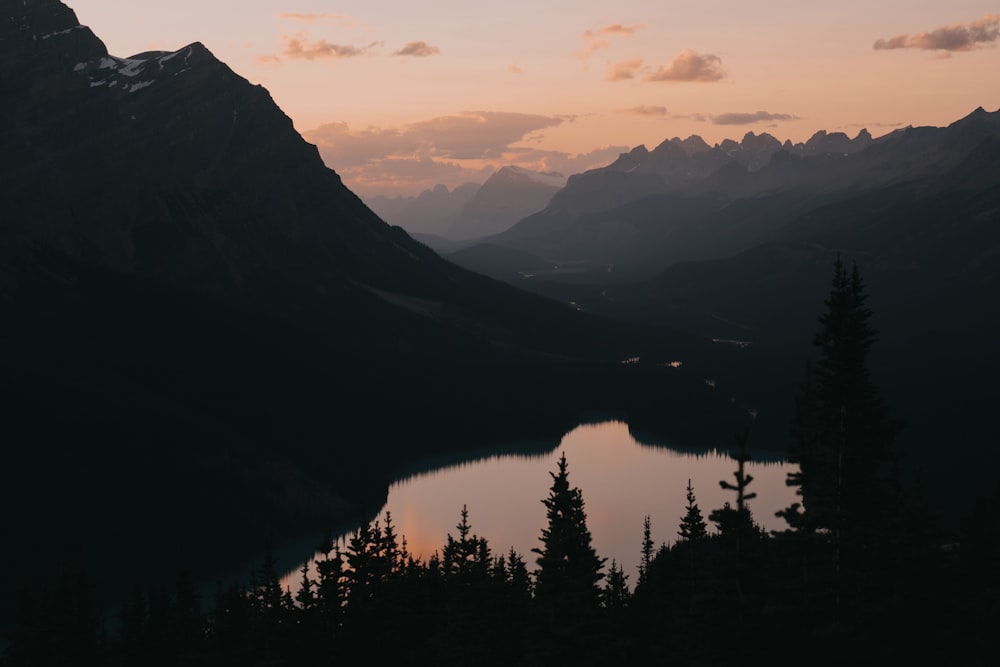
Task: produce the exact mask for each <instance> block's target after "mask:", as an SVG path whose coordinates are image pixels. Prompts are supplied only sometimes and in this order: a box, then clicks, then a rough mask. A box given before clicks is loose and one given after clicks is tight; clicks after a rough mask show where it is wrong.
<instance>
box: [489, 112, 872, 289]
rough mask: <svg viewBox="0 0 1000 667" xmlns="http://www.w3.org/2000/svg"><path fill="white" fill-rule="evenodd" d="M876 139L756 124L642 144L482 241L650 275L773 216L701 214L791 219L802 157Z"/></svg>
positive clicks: (857, 147)
mask: <svg viewBox="0 0 1000 667" xmlns="http://www.w3.org/2000/svg"><path fill="white" fill-rule="evenodd" d="M872 142H873V140H872V138H871V135H870V134H869V133H868V132H867V131H866V130H862V131H861V132H859V133H858V135H857V136H856V137H855V138H854V139H849V138H848V137H847V136H846V135H844V134H842V133H833V134H827V133H826V132H817V133H816V134H815V135H814V136H813V137H812V138H810V139H809V141H807V142H805V143H800V144H794V145H793V144H791V143H790V142H787V141H786V142H785V143H784V144H782V143H781V142H779V141H778V140H777V139H775V138H774V137H772V136H771V135H769V134H760V135H755V134H754V133H752V132H748V133H747V134H746V135H745V136H744V137H743V139H742V141H740V142H736V141H733V140H726V141H723V142H722V143H720V144H717V145H715V146H709V145H708V144H707V143H705V141H704V140H702V139H701V138H700V137H697V136H692V137H689V138H688V139H685V140H681V139H679V138H676V137H675V138H673V139H669V140H666V141H663V142H662V143H661V144H660V145H658V146H657V147H656V148H654V149H653V150H652V151H650V150H648V149H647V148H646V147H645V146H638V147H636V148H634V149H633V150H631V151H630V152H628V153H624V154H622V155H621V156H619V158H618V159H617V160H616V161H615V162H613V163H612V164H610V165H608V166H606V167H603V168H600V169H593V170H590V171H587V172H584V173H582V174H575V175H573V176H571V177H570V178H569V180H568V182H567V185H566V187H565V188H564V189H563V190H561V191H560V192H559V193H557V194H556V195H555V196H554V197H553V198H552V201H551V203H550V204H549V205H548V206H547V207H545V208H544V209H543V210H541V211H539V212H537V213H535V214H533V215H530V216H528V217H527V218H525V219H523V220H521V221H519V222H518V223H517V224H515V225H513V226H512V227H511V228H510V229H508V230H507V231H505V232H502V233H500V234H498V235H496V236H494V237H490V238H488V239H483V241H484V242H488V243H491V244H494V245H498V246H505V247H509V248H511V249H514V250H518V251H521V252H527V253H530V254H532V255H536V256H538V257H541V258H544V259H545V260H547V261H549V262H551V263H552V264H556V265H559V266H570V265H572V266H579V267H583V268H582V269H581V274H584V275H587V274H590V273H594V272H597V273H601V274H609V273H612V274H614V275H613V279H614V280H617V281H619V282H623V281H625V282H627V281H628V280H635V279H639V278H643V277H649V276H650V275H652V274H653V273H655V272H656V271H657V270H660V269H662V268H663V267H665V266H666V265H668V264H669V263H671V262H672V261H677V260H680V259H695V258H710V257H718V256H724V255H725V254H726V253H729V252H733V251H735V250H738V249H743V248H746V247H749V244H750V243H751V242H752V241H753V239H754V238H756V237H757V235H758V233H759V232H760V231H762V230H764V229H766V225H742V226H743V227H744V230H742V231H741V232H739V233H736V234H734V233H732V232H731V230H730V229H726V230H725V231H720V229H719V228H718V226H715V225H712V224H708V225H702V224H701V221H703V220H706V219H709V218H714V217H715V216H717V215H721V216H723V217H726V216H729V217H731V218H737V219H740V220H743V219H747V218H751V217H752V218H757V219H768V220H774V221H775V223H774V224H777V222H778V221H779V220H786V219H787V216H788V215H789V214H794V213H795V212H796V211H798V210H800V209H799V208H798V206H799V205H800V204H802V205H809V202H804V201H802V196H800V194H799V193H793V194H792V197H789V196H787V195H788V191H789V190H790V189H791V186H793V185H795V186H796V187H798V185H796V184H795V183H794V179H795V178H796V177H797V176H798V172H797V169H798V167H797V165H798V164H799V162H800V161H801V160H806V161H808V162H810V163H813V164H817V165H827V164H829V163H837V162H840V161H842V159H843V158H845V157H846V156H849V155H854V154H857V153H859V152H860V151H863V150H864V149H865V148H867V147H868V146H870V145H871V144H872ZM823 168H825V167H823ZM790 178H791V179H793V180H791V181H790V180H789V179H790ZM816 183H819V184H823V183H824V182H823V180H822V178H820V179H818V180H817V181H816ZM800 190H801V188H800ZM802 193H803V194H804V196H805V197H806V198H812V197H814V196H815V194H816V193H815V191H814V189H810V190H809V191H804V190H802ZM762 195H766V197H764V198H762ZM771 195H773V197H771ZM793 200H794V201H793ZM734 204H735V205H734ZM776 215H777V216H778V217H775V216H776ZM746 234H749V235H750V238H747V237H746ZM469 266H472V267H473V268H477V269H478V267H476V266H475V265H469ZM498 275H499V274H498ZM514 276H515V272H514V271H509V272H508V277H511V278H513V277H514ZM608 277H609V276H605V277H604V278H602V279H600V280H603V279H606V278H608Z"/></svg>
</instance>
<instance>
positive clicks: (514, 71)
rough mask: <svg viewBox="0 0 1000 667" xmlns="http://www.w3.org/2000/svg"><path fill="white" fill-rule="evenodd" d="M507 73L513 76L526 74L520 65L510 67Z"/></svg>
mask: <svg viewBox="0 0 1000 667" xmlns="http://www.w3.org/2000/svg"><path fill="white" fill-rule="evenodd" d="M507 71H508V72H510V73H511V74H524V70H523V69H521V67H520V66H519V65H508V66H507Z"/></svg>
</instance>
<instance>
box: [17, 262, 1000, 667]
mask: <svg viewBox="0 0 1000 667" xmlns="http://www.w3.org/2000/svg"><path fill="white" fill-rule="evenodd" d="M833 274H834V275H833V279H832V284H831V289H830V292H829V295H828V297H827V299H826V301H825V310H824V313H823V315H822V316H821V317H820V321H819V330H818V332H817V334H816V336H815V340H814V345H815V349H816V353H817V357H818V358H817V359H816V360H815V361H814V362H811V363H809V364H808V365H807V369H806V371H805V374H804V377H803V380H802V383H801V386H800V388H799V390H798V393H797V395H796V397H795V418H794V421H793V423H792V424H791V430H792V434H793V440H794V446H793V449H792V451H791V452H790V454H789V458H790V460H791V461H792V462H793V463H796V464H798V469H797V470H796V471H795V472H794V473H790V474H789V476H788V480H787V483H788V484H789V486H792V487H795V489H796V496H797V498H798V501H797V502H796V503H794V504H792V505H791V506H790V507H788V508H786V509H784V510H783V511H781V512H779V515H780V516H782V517H783V518H784V519H785V520H786V522H787V524H788V528H787V529H784V530H781V531H772V532H766V531H764V530H762V529H761V528H760V527H759V525H758V524H757V522H756V521H755V519H754V515H753V512H752V508H751V506H752V503H751V502H750V501H752V500H753V498H754V497H755V496H756V494H755V492H754V491H753V488H752V482H753V477H752V476H751V475H749V474H748V473H747V472H746V467H745V464H746V463H747V462H748V461H749V459H750V456H749V454H748V453H747V445H748V441H749V439H750V438H752V437H753V434H752V433H751V432H750V431H745V432H742V433H739V434H736V436H735V440H734V446H733V449H732V454H731V456H732V459H733V462H734V466H735V470H734V472H733V477H732V479H730V480H720V482H719V483H720V485H721V486H722V487H723V488H724V489H727V490H730V491H731V492H732V494H733V499H732V502H726V503H725V504H724V506H723V507H721V508H715V509H712V510H710V511H707V512H706V511H703V510H702V509H701V508H700V507H699V505H698V503H697V497H696V489H694V488H692V486H691V485H690V483H689V484H688V487H687V488H686V489H683V490H682V489H679V490H678V493H682V492H683V493H685V494H686V499H687V505H686V511H685V513H684V515H683V516H681V517H678V523H677V525H676V527H673V526H671V527H668V528H667V532H668V533H669V534H668V535H667V537H665V538H663V539H662V540H661V541H660V543H659V545H657V542H656V541H655V540H654V537H653V527H652V526H651V525H650V521H649V518H648V517H646V518H645V520H644V521H642V531H641V535H638V534H637V539H636V548H637V550H639V553H640V554H641V560H640V566H639V572H638V579H637V581H635V582H630V581H629V576H628V575H627V574H625V573H624V572H623V570H622V568H621V567H620V566H619V565H618V563H616V562H615V561H612V562H611V563H610V564H609V563H607V562H606V559H604V558H602V557H601V556H600V555H599V554H597V553H596V551H595V549H594V548H593V546H592V544H591V534H590V531H589V530H588V528H587V517H586V510H585V503H584V496H583V490H581V489H580V488H578V487H576V486H573V484H572V482H571V479H570V464H569V462H568V461H567V459H566V457H565V455H563V456H562V458H561V459H560V460H559V463H558V468H557V470H556V471H554V472H551V473H550V475H551V477H552V484H551V487H550V491H549V495H548V496H547V497H546V498H544V499H542V500H541V503H542V505H543V507H544V511H545V517H546V527H545V528H544V529H543V530H542V532H541V535H540V536H539V546H538V547H537V548H535V549H532V554H531V555H525V554H521V553H517V552H516V551H514V550H513V549H510V550H509V551H508V552H503V551H502V550H498V549H497V548H496V546H495V545H491V544H490V543H489V541H488V539H487V538H486V537H481V536H479V535H477V534H476V533H475V532H474V531H473V527H472V520H471V519H470V516H469V513H468V511H467V510H466V508H465V507H463V508H461V511H460V513H459V516H460V520H459V522H458V524H457V525H456V535H455V536H452V535H451V534H449V535H448V537H447V542H446V543H445V544H444V545H442V546H441V548H440V550H439V551H436V552H435V553H434V554H433V555H431V556H430V557H429V558H427V559H426V560H422V559H420V558H417V557H414V556H413V555H412V554H411V553H409V551H408V548H407V544H406V538H405V536H403V535H398V534H397V532H396V529H395V526H394V525H393V523H392V517H391V515H388V514H387V515H386V516H385V517H384V519H383V520H381V521H380V520H374V521H369V522H365V523H363V524H362V525H361V526H360V527H358V528H357V530H356V531H355V532H354V533H353V535H351V536H350V537H349V539H348V540H346V541H345V543H344V544H343V546H341V545H335V543H334V541H333V540H332V539H328V540H326V543H325V544H323V545H321V546H320V549H319V550H320V552H321V553H322V554H325V555H323V556H321V557H319V558H318V559H317V560H316V561H315V564H314V569H312V570H311V569H310V568H309V567H308V565H307V566H304V567H303V569H302V572H301V582H300V586H299V588H298V590H297V591H296V592H295V593H294V594H293V593H292V592H291V590H290V589H287V588H286V589H283V588H282V585H281V583H280V575H281V572H279V571H278V569H277V563H276V560H275V558H274V557H273V556H272V555H271V553H272V552H271V550H270V547H268V549H267V554H268V555H267V556H265V558H264V559H263V562H262V563H260V564H259V566H258V567H257V568H256V569H255V571H254V572H253V573H252V575H251V576H250V577H249V580H248V581H246V582H243V583H241V584H234V585H230V586H225V587H223V586H221V585H220V586H219V587H218V589H217V591H216V593H215V595H214V596H211V597H210V599H203V598H204V597H205V596H203V595H202V594H201V593H200V592H199V590H200V589H199V587H198V586H197V585H196V582H195V581H194V579H193V577H192V576H191V575H190V574H188V573H185V572H180V573H178V574H177V576H176V580H175V584H174V585H173V586H172V587H163V586H144V585H141V584H138V585H136V586H135V588H134V592H133V593H132V594H131V595H130V596H128V597H127V599H125V600H123V601H122V603H121V605H120V611H119V615H118V618H115V619H108V618H104V617H103V616H102V614H101V612H100V611H99V610H98V607H97V604H96V602H95V600H96V596H95V591H94V589H93V582H91V581H90V580H89V579H88V576H87V573H86V571H85V568H83V567H81V566H79V565H74V563H73V562H72V561H69V562H66V563H65V565H64V567H63V568H62V569H61V571H59V572H58V573H52V574H50V573H46V572H33V573H30V575H31V576H28V577H25V578H24V580H23V581H24V585H23V586H22V591H21V595H20V600H19V606H18V614H17V621H16V628H15V631H14V633H13V636H12V641H11V643H10V645H9V646H8V647H7V649H6V651H5V653H4V655H3V657H2V659H0V664H2V665H3V666H4V667H16V666H20V665H35V666H43V665H157V666H159V665H163V666H167V665H300V664H311V665H317V664H338V663H342V662H348V661H353V660H355V659H356V658H351V657H350V656H361V657H363V659H364V660H365V661H366V662H369V663H373V664H391V663H412V664H438V665H494V664H495V665H597V664H609V663H610V664H677V665H734V664H753V663H755V662H764V661H766V662H767V663H769V664H791V663H796V664H802V663H803V662H805V663H808V664H876V663H878V664H884V663H885V662H886V661H892V662H894V663H895V662H897V661H901V660H906V659H917V658H920V659H921V661H926V660H933V661H940V662H942V663H944V664H952V665H956V664H957V665H979V664H991V663H990V660H991V659H993V658H994V657H995V651H996V649H997V636H996V633H995V629H996V628H995V621H996V619H997V618H998V617H1000V615H998V612H1000V608H998V602H997V599H998V598H997V587H998V584H1000V577H998V573H997V569H996V567H995V564H996V554H997V553H998V548H1000V544H998V538H997V536H998V534H1000V530H998V529H1000V525H998V523H1000V522H998V519H997V513H996V511H995V508H996V506H997V503H998V502H1000V485H998V486H997V489H996V490H995V491H994V493H993V494H992V495H991V496H990V497H989V498H980V499H978V500H977V501H976V502H975V504H974V506H972V507H969V508H968V510H967V512H966V513H965V515H964V517H963V520H962V522H961V527H960V530H959V532H958V533H957V534H956V533H953V532H951V531H946V530H945V529H944V528H942V526H941V525H940V523H939V521H938V518H937V517H936V515H935V513H934V511H933V509H932V508H930V507H928V506H927V504H926V503H925V502H924V501H923V499H922V496H921V493H920V480H919V479H916V480H906V479H903V478H902V477H903V474H902V473H901V470H902V469H903V465H902V459H903V457H904V456H905V453H904V452H900V451H898V450H897V448H896V447H895V444H894V443H895V439H896V436H897V434H898V433H899V432H900V430H901V429H902V428H904V425H903V424H901V423H899V422H898V420H896V419H894V418H893V416H892V413H891V410H890V408H889V406H888V405H887V404H886V402H885V401H884V400H883V399H882V397H881V396H880V394H879V391H878V389H877V388H876V387H875V385H874V384H873V382H872V379H871V377H870V374H869V371H868V368H867V356H868V352H869V350H870V348H871V347H872V345H873V344H874V343H875V342H876V340H877V332H876V331H875V330H874V329H873V328H872V326H871V324H870V318H871V314H872V313H871V310H870V309H869V308H868V306H867V304H866V300H867V293H866V289H865V284H864V281H863V279H862V278H861V276H860V274H859V271H858V269H857V266H856V265H855V266H854V267H853V269H852V270H848V269H847V267H845V265H844V264H843V262H842V261H841V260H840V259H839V258H838V259H837V261H836V263H835V266H834V271H833ZM637 523H638V522H637ZM637 533H638V531H637ZM262 539H263V540H265V541H267V540H266V539H265V538H264V537H262ZM136 557H137V558H140V559H141V554H137V555H136ZM531 561H533V565H534V566H532V565H531Z"/></svg>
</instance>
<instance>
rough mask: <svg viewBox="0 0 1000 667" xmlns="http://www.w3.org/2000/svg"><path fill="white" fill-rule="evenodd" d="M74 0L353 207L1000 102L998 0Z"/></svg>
mask: <svg viewBox="0 0 1000 667" xmlns="http://www.w3.org/2000/svg"><path fill="white" fill-rule="evenodd" d="M67 4H69V6H70V7H72V8H73V9H74V10H76V12H77V16H78V17H79V19H80V21H81V22H82V23H84V24H85V25H89V26H90V27H91V28H92V29H93V30H94V32H95V33H97V35H98V36H99V37H101V38H102V39H103V40H104V42H105V43H106V44H107V46H108V49H109V51H110V52H111V53H112V54H114V55H117V56H128V55H132V54H134V53H138V52H141V51H145V50H150V49H161V50H176V49H178V48H180V47H182V46H184V45H186V44H188V43H190V42H193V41H201V42H203V43H204V44H205V45H206V46H208V48H209V49H211V50H212V51H213V53H215V54H216V56H218V57H219V58H220V59H222V60H223V61H225V62H226V63H227V64H229V65H230V66H231V67H232V68H233V69H234V70H235V71H236V72H237V73H239V74H241V75H242V76H244V77H246V78H248V79H249V80H250V81H252V82H253V83H259V84H262V85H263V86H265V87H266V88H267V89H268V90H269V91H270V92H271V94H272V96H273V97H274V99H275V101H276V102H277V103H278V104H279V106H281V108H282V109H283V110H284V111H285V112H286V113H287V114H288V115H289V116H291V118H292V120H293V121H294V122H295V125H296V127H297V128H298V129H299V131H300V132H302V133H303V135H305V136H306V138H307V139H308V140H310V141H312V142H313V143H316V144H318V145H319V146H320V149H321V153H322V155H323V157H324V159H325V160H326V162H327V164H328V165H329V166H331V167H332V168H334V169H336V170H337V171H338V172H339V173H340V174H341V175H342V176H343V177H344V180H345V182H346V183H347V184H348V185H349V186H350V187H352V189H354V190H355V191H356V192H358V193H359V194H361V195H362V196H366V195H372V194H399V193H408V194H415V193H417V192H419V191H420V190H422V189H424V188H427V187H431V186H433V185H434V184H435V183H444V184H446V185H448V186H449V187H454V186H455V185H458V184H460V183H462V182H464V181H468V180H474V181H480V182H481V181H482V180H484V178H485V176H486V175H488V174H489V173H490V172H492V171H493V170H494V169H496V168H497V167H499V166H502V165H505V164H520V165H522V166H525V167H528V168H532V169H538V170H554V171H560V172H562V173H565V174H569V173H574V172H577V171H582V170H583V169H586V168H589V167H593V166H599V165H603V164H606V163H608V162H610V161H611V160H612V159H614V157H616V156H617V154H618V153H619V152H622V151H624V150H627V149H629V148H631V147H634V146H636V145H638V144H641V143H642V144H646V146H647V147H649V148H652V147H654V146H655V145H656V144H658V143H660V142H661V141H663V140H664V139H668V138H670V137H673V136H680V137H682V138H683V137H686V136H688V135H691V134H698V135H701V136H702V137H703V138H704V139H706V140H707V141H709V142H710V143H715V142H718V141H721V140H722V139H723V138H726V137H731V138H735V139H739V138H741V137H742V136H743V134H745V133H746V132H748V131H753V132H757V133H760V132H769V133H771V134H773V135H774V136H776V137H778V138H779V139H782V140H783V139H786V138H788V139H791V140H793V141H803V140H805V139H807V138H808V137H809V136H810V135H811V134H812V133H813V132H815V131H816V130H819V129H825V130H828V131H844V132H847V133H848V134H850V135H852V136H853V135H854V134H856V133H857V132H858V131H859V130H860V129H861V128H862V127H867V128H868V129H869V131H871V133H872V134H873V135H875V136H879V135H881V134H885V133H887V132H889V131H891V130H892V129H894V128H897V127H900V126H905V125H945V124H948V123H950V122H952V121H954V120H957V119H958V118H960V117H962V116H964V115H966V114H968V113H969V112H971V111H972V110H973V109H975V108H976V107H977V106H983V107H985V108H987V109H988V110H991V111H992V110H995V109H997V108H998V107H1000V85H997V84H998V83H1000V75H998V74H997V72H998V71H1000V51H998V50H997V48H996V47H997V44H998V28H1000V2H997V1H995V0H994V1H992V2H989V1H986V2H983V1H978V0H951V1H950V2H947V3H945V2H940V0H933V1H931V0H883V1H882V2H879V3H871V2H868V1H865V2H861V1H858V0H842V1H840V2H837V3H805V2H801V0H797V1H794V2H793V1H791V0H760V1H759V2H754V3H748V2H745V0H681V1H676V0H675V1H669V0H655V1H654V0H620V1H619V2H615V3H606V2H605V3H597V2H592V1H590V0H574V1H573V2H569V1H568V0H567V1H563V0H558V1H551V2H544V1H541V2H539V1H538V0H535V1H534V2H524V1H523V0H506V1H505V2H502V3H501V2H486V3H469V2H465V1H460V0H444V1H439V2H434V3H414V2H401V1H398V0H393V1H389V2H372V1H371V0H369V1H368V2H360V1H358V0H344V1H339V2H332V1H329V0H299V1H295V2H276V1H262V2H254V3H245V2H242V1H238V0H217V1H214V2H210V3H205V2H198V3H195V2H193V1H191V0H175V1H174V2H170V3H163V2H155V3H154V2H132V3H111V2H108V1H107V0H77V1H76V2H73V1H72V0H71V1H70V2H69V3H67Z"/></svg>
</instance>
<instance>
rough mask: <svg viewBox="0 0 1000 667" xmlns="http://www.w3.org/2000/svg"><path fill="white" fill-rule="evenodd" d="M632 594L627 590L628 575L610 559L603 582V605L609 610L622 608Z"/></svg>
mask: <svg viewBox="0 0 1000 667" xmlns="http://www.w3.org/2000/svg"><path fill="white" fill-rule="evenodd" d="M631 597H632V594H631V593H630V592H629V590H628V575H627V574H625V571H624V570H622V568H621V567H619V565H618V561H616V560H615V559H614V558H612V559H611V569H609V570H608V576H607V578H606V580H605V582H604V606H605V608H607V609H611V610H622V609H624V608H625V607H627V606H628V602H629V599H630V598H631Z"/></svg>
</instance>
